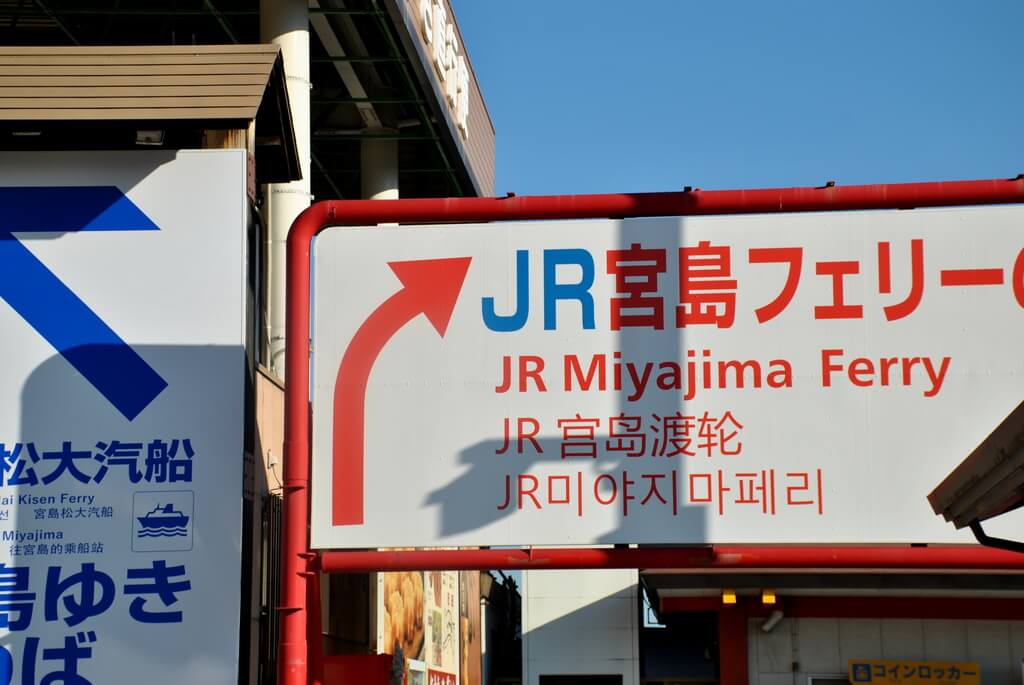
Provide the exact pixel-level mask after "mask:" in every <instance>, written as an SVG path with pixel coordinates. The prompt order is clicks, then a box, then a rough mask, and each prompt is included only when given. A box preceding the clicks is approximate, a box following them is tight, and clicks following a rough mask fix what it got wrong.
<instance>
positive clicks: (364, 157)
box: [359, 129, 398, 200]
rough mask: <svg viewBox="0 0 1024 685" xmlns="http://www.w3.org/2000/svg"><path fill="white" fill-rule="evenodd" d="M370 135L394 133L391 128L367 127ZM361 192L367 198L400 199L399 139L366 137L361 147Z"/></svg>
mask: <svg viewBox="0 0 1024 685" xmlns="http://www.w3.org/2000/svg"><path fill="white" fill-rule="evenodd" d="M365 133H367V134H369V135H389V134H390V135H394V134H395V133H396V132H395V131H393V130H390V129H367V130H366V131H365ZM359 155H360V159H359V171H360V179H361V184H362V187H361V194H362V196H363V199H365V200H397V199H398V141H397V140H395V139H394V138H391V139H373V138H364V139H363V142H362V146H361V148H360V152H359Z"/></svg>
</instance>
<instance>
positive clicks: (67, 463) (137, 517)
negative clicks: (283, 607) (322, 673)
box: [0, 151, 246, 685]
mask: <svg viewBox="0 0 1024 685" xmlns="http://www.w3.org/2000/svg"><path fill="white" fill-rule="evenodd" d="M245 178H246V176H245V154H244V151H202V152H199V151H196V152H118V153H32V154H26V153H0V263H2V269H0V327H2V329H3V331H4V336H3V340H2V342H0V350H2V355H3V359H4V364H3V369H4V371H3V376H2V378H3V381H4V383H3V386H2V392H0V478H2V483H0V538H2V541H0V542H2V544H0V636H2V639H0V683H18V684H19V685H36V684H37V683H50V682H62V683H63V682H68V683H71V682H74V683H76V684H78V685H87V684H89V683H92V684H93V685H100V684H101V683H121V682H146V683H153V684H154V685H155V684H157V683H167V684H170V683H182V682H196V683H200V682H201V683H227V682H233V681H234V680H236V679H237V663H238V615H239V613H238V612H239V595H238V593H237V592H232V591H226V589H230V588H238V586H239V578H240V549H241V543H240V528H241V484H242V427H243V425H242V403H243V381H244V378H243V371H244V351H243V344H244V342H243V331H244V325H243V324H244V320H243V315H244V285H245V279H244V264H245V247H244V243H243V239H244V235H245V222H246V191H245V188H246V186H245Z"/></svg>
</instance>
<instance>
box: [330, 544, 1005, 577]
mask: <svg viewBox="0 0 1024 685" xmlns="http://www.w3.org/2000/svg"><path fill="white" fill-rule="evenodd" d="M318 567H319V568H320V569H321V570H323V571H324V572H326V573H366V572H371V571H412V570H423V571H431V570H446V571H459V570H471V569H501V570H509V569H534V570H538V569H582V568H639V569H719V570H730V569H732V570H740V569H787V570H801V569H802V570H806V569H895V568H898V569H918V570H922V569H944V570H992V571H996V570H1001V571H1006V570H1018V571H1020V570H1024V555H1022V554H1015V553H1013V552H1005V551H1003V550H997V549H990V548H987V547H980V546H978V545H948V546H946V545H944V546H935V547H910V546H904V545H893V546H884V547H883V546H867V545H858V546H839V547H825V546H817V545H808V546H792V545H777V546H774V545H773V546H754V545H715V546H712V547H640V548H632V549H630V548H604V549H595V548H565V549H556V548H534V549H478V550H430V551H425V550H412V551H381V552H377V551H352V552H321V554H320V559H319V564H318Z"/></svg>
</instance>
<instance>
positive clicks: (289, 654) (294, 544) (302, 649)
mask: <svg viewBox="0 0 1024 685" xmlns="http://www.w3.org/2000/svg"><path fill="white" fill-rule="evenodd" d="M1016 202H1024V176H1018V177H1017V178H1016V179H993V180H983V181H952V182H942V183H904V184H896V185H865V186H825V187H821V188H776V189H759V190H711V191H700V190H697V191H692V192H677V193H635V194H617V195H566V196H542V197H507V198H460V199H425V200H352V201H344V202H342V201H326V202H318V203H316V204H314V205H313V206H311V207H310V208H309V209H307V210H306V211H304V212H303V213H302V214H300V215H299V217H298V218H297V219H296V220H295V222H294V223H293V224H292V229H291V232H290V233H289V235H288V267H287V268H288V275H287V279H288V284H287V288H288V294H287V307H288V311H287V321H286V338H287V340H286V344H287V348H286V351H285V372H286V376H287V381H288V382H287V384H286V386H285V462H284V503H283V504H284V530H283V540H282V546H281V547H282V551H281V554H282V560H281V564H282V582H283V588H282V606H281V607H280V613H281V648H280V662H281V667H280V669H281V678H280V682H281V684H282V685H308V677H309V673H308V666H309V663H308V662H309V649H308V647H309V644H308V639H307V635H306V623H307V616H306V611H307V601H306V590H307V588H306V583H307V576H306V575H305V574H306V573H307V572H308V571H309V570H310V568H311V564H310V561H311V560H312V559H313V558H314V555H312V554H310V552H309V541H308V526H309V454H310V452H309V430H310V420H309V302H310V296H309V290H310V283H309V273H310V269H309V266H310V265H309V259H310V244H311V241H312V239H313V236H314V235H316V233H318V232H319V231H320V230H322V229H324V228H326V227H328V226H358V225H373V224H378V223H394V222H398V223H403V222H404V223H441V222H444V223H460V222H461V223H467V222H484V221H516V220H520V221H521V220H529V219H533V220H535V219H569V218H573V219H584V218H601V217H611V218H625V217H642V216H687V215H706V214H752V213H767V212H812V211H838V210H856V209H909V208H912V207H937V206H950V205H984V204H1000V203H1016ZM716 549H717V550H718V552H719V555H718V556H716V559H720V558H722V557H721V552H722V551H723V550H725V549H729V548H721V547H719V548H716ZM751 549H753V548H751ZM756 549H760V550H762V552H760V553H754V552H752V551H748V553H747V556H746V557H741V558H746V559H749V558H752V557H751V556H750V555H751V554H754V555H755V556H756V555H757V554H764V552H763V550H764V549H766V548H756ZM790 549H793V548H790ZM832 549H837V548H832ZM844 549H847V548H844ZM861 549H864V548H861ZM929 549H931V548H929ZM481 551H482V552H487V553H493V552H497V550H481ZM624 551H628V550H624ZM639 551H643V552H651V551H653V550H639ZM563 552H564V554H565V556H562V557H561V559H562V561H561V562H559V563H563V564H566V565H565V566H562V568H596V567H603V568H607V567H608V564H610V563H611V561H612V560H613V559H617V558H618V557H617V554H618V551H617V550H563ZM672 553H673V554H676V555H678V554H679V551H678V550H672ZM338 554H342V553H337V552H335V553H327V554H325V555H324V561H323V562H322V563H325V564H326V565H327V566H325V567H324V568H325V570H326V568H327V567H332V568H333V567H336V566H335V565H336V564H339V563H340V562H337V561H336V559H337V555H338ZM345 554H351V553H345ZM359 554H395V553H387V552H385V553H373V552H370V553H359ZM402 554H409V553H402ZM415 554H419V553H415ZM441 554H446V555H451V554H455V552H442V553H441ZM503 554H505V555H506V556H508V557H509V558H510V559H518V561H516V562H515V563H517V564H522V563H523V560H522V559H521V558H519V557H517V554H519V553H516V552H507V551H506V552H503ZM525 554H527V558H529V559H537V558H541V557H538V555H544V554H548V555H550V556H551V557H552V558H554V557H556V556H559V555H554V554H552V553H551V550H548V551H547V552H540V551H537V550H534V551H533V552H530V553H525ZM802 554H810V553H802ZM573 555H576V556H575V557H574V556H573ZM594 555H596V556H594ZM603 555H609V556H603ZM840 556H841V557H842V558H843V559H848V562H844V563H854V562H856V560H857V559H856V558H851V557H849V556H842V555H840ZM351 558H352V559H356V557H351ZM406 558H412V557H406ZM447 558H448V559H449V560H451V561H449V562H445V563H446V567H447V568H452V566H451V563H454V559H455V558H456V557H452V556H448V557H447ZM676 558H678V557H676ZM758 558H759V559H761V560H762V562H761V563H763V561H764V560H765V559H767V558H768V557H767V556H761V557H758ZM480 559H481V560H480V564H481V566H474V567H475V568H481V567H484V568H513V566H509V565H505V566H502V565H501V563H500V559H499V558H498V557H493V558H492V557H487V558H486V559H487V560H486V562H485V561H484V560H483V559H484V558H480ZM573 559H575V561H573ZM637 559H639V557H637ZM792 559H793V560H798V559H806V560H807V561H805V562H800V563H809V560H810V557H809V556H808V557H802V556H800V555H796V556H794V557H792ZM838 559H839V557H836V560H835V561H833V563H832V565H838V564H839V561H838ZM896 561H898V560H896ZM896 561H894V562H893V563H894V564H895V565H897V566H906V565H907V564H908V563H911V559H910V558H909V557H907V558H906V559H905V560H904V563H896ZM348 563H353V562H348ZM393 563H398V562H393ZM416 563H417V564H420V565H419V566H417V568H425V566H424V565H422V562H420V561H417V562H416ZM467 563H468V562H467ZM505 563H506V564H507V563H512V562H505ZM619 563H623V562H619ZM794 563H797V561H794ZM570 564H574V565H570ZM602 564H603V566H602ZM343 565H344V564H341V565H340V566H337V568H341V566H343ZM372 565H373V566H375V567H379V562H378V561H374V562H373V563H372ZM825 566H826V567H827V566H829V564H826V565H825ZM515 567H516V568H536V566H525V565H517V566H515ZM630 567H632V566H630ZM799 567H805V566H799ZM807 567H810V566H807ZM347 568H349V570H355V569H353V568H351V567H347ZM404 568H408V567H404ZM547 568H556V566H547ZM1014 568H1016V567H1014Z"/></svg>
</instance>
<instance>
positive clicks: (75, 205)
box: [0, 186, 167, 420]
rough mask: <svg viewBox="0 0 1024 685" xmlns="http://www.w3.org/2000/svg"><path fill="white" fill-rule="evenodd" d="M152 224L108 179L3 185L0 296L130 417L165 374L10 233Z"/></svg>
mask: <svg viewBox="0 0 1024 685" xmlns="http://www.w3.org/2000/svg"><path fill="white" fill-rule="evenodd" d="M155 230H158V228H157V226H156V224H154V223H153V222H152V221H151V220H150V219H149V217H147V216H146V215H145V214H143V213H142V212H141V211H140V210H139V208H138V207H136V206H135V205H134V204H133V203H132V201H131V200H129V199H128V198H127V197H125V195H124V193H122V192H121V191H120V190H118V189H117V188H115V187H112V186H98V187H97V186H66V187H15V188H0V268H2V269H3V271H4V274H5V275H4V278H3V279H0V298H3V299H4V300H5V301H6V302H7V303H8V304H9V305H10V306H11V307H12V308H13V309H14V310H15V311H16V312H18V313H19V314H20V315H21V316H22V318H24V319H25V321H26V322H27V323H28V324H29V325H30V326H32V327H33V328H35V329H36V331H38V332H39V334H40V335H41V336H43V338H45V339H46V341H47V342H49V343H50V344H51V345H53V347H54V348H55V349H56V350H57V351H58V352H60V353H61V355H62V356H63V357H64V358H65V359H66V360H67V361H68V363H70V364H71V365H72V366H73V367H75V369H77V370H78V372H79V373H81V374H82V375H83V376H85V378H86V379H87V380H88V381H89V382H90V383H92V384H93V385H94V386H95V387H96V389H97V390H99V391H100V393H102V394H103V396H104V397H106V398H107V400H108V401H110V403H111V404H113V405H114V406H115V407H117V409H118V411H120V412H121V413H122V414H123V415H124V416H125V418H127V419H129V420H131V419H134V418H135V417H136V416H137V415H138V414H139V412H140V411H142V410H143V409H145V407H146V406H147V405H148V404H149V403H150V402H152V401H153V399H155V398H156V396H157V395H159V394H160V392H161V391H162V390H163V389H164V388H165V387H167V383H166V381H164V379H163V378H161V377H160V375H159V374H158V373H157V372H156V371H154V370H153V368H152V367H150V366H149V364H147V363H146V362H145V360H143V359H142V357H140V356H139V355H138V354H137V353H136V352H135V351H134V350H133V349H132V348H131V347H129V346H128V345H127V344H126V343H125V342H124V341H123V340H122V339H121V338H120V337H118V335H117V334H116V333H115V332H114V331H112V330H111V329H110V327H109V326H107V324H105V323H104V322H103V320H102V319H101V318H100V317H99V316H97V314H96V313H95V312H93V311H92V310H91V309H90V308H89V306H88V305H87V304H85V303H84V302H82V300H80V299H79V298H78V296H77V295H75V293H73V292H72V291H71V289H70V288H68V287H67V286H66V285H65V284H64V283H63V282H62V281H61V280H60V278H59V277H58V276H56V275H55V274H54V273H53V272H52V271H50V270H49V269H47V268H46V266H45V265H44V264H43V263H42V262H41V261H39V259H37V258H36V257H35V256H34V255H33V254H32V253H31V252H30V251H29V250H28V248H26V247H25V246H24V245H23V244H22V243H21V242H19V241H18V239H17V238H16V237H15V236H16V234H18V235H20V234H26V233H27V234H32V233H66V232H73V231H155Z"/></svg>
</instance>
